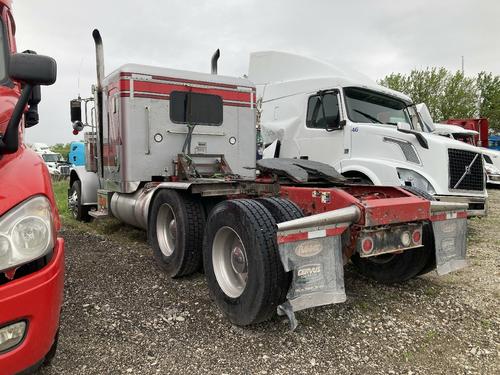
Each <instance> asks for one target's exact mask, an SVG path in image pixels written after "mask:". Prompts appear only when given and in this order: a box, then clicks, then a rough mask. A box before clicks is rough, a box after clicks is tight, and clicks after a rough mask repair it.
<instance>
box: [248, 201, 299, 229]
mask: <svg viewBox="0 0 500 375" xmlns="http://www.w3.org/2000/svg"><path fill="white" fill-rule="evenodd" d="M256 201H257V202H259V203H261V204H262V205H263V206H264V207H265V208H266V209H267V210H268V211H269V212H270V213H271V215H272V216H273V218H274V220H275V221H276V223H282V222H284V221H289V220H294V219H299V218H301V217H304V213H303V212H302V210H301V209H300V208H299V206H297V205H296V204H295V203H293V202H292V201H290V200H288V199H283V198H274V197H272V198H262V199H256Z"/></svg>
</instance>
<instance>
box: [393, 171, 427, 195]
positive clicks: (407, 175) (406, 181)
mask: <svg viewBox="0 0 500 375" xmlns="http://www.w3.org/2000/svg"><path fill="white" fill-rule="evenodd" d="M397 171H398V177H399V180H400V181H401V185H403V186H412V187H416V188H417V189H420V190H423V191H426V192H428V193H429V194H436V191H435V190H434V188H433V187H432V185H431V183H430V182H429V181H428V180H427V179H426V178H425V177H424V176H422V175H421V174H420V173H417V172H415V171H412V170H411V169H404V168H397Z"/></svg>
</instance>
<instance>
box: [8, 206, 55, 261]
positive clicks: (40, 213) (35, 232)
mask: <svg viewBox="0 0 500 375" xmlns="http://www.w3.org/2000/svg"><path fill="white" fill-rule="evenodd" d="M53 247H54V221H53V218H52V210H51V206H50V202H49V200H48V199H47V198H45V197H44V196H36V197H33V198H30V199H28V200H26V201H25V202H23V203H21V204H20V205H18V206H17V207H15V208H13V209H12V210H10V211H9V212H8V213H6V214H5V215H4V216H3V217H1V218H0V271H3V270H7V269H9V268H14V267H19V266H21V265H23V264H25V263H29V262H31V261H32V260H35V259H38V258H41V257H42V256H44V255H45V254H47V253H48V252H49V251H50V250H51V249H52V248H53Z"/></svg>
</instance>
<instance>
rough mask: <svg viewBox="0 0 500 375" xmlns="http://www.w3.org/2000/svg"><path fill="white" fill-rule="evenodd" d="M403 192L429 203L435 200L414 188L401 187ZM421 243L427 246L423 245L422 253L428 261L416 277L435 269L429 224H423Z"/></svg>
mask: <svg viewBox="0 0 500 375" xmlns="http://www.w3.org/2000/svg"><path fill="white" fill-rule="evenodd" d="M403 188H404V189H405V190H408V191H409V192H410V193H412V194H415V195H416V196H419V197H422V198H425V199H427V200H429V201H435V200H436V198H434V197H433V196H432V195H431V194H429V193H428V192H426V191H425V190H422V189H419V188H416V187H414V186H403ZM422 243H423V244H427V245H424V246H425V249H424V251H425V252H427V253H428V254H427V256H428V257H429V259H427V263H426V264H425V266H424V267H423V268H422V269H421V270H420V271H419V273H418V274H417V276H420V275H425V274H426V273H429V272H431V271H433V270H434V269H436V256H435V255H434V233H433V232H432V224H431V223H425V224H424V227H423V228H422Z"/></svg>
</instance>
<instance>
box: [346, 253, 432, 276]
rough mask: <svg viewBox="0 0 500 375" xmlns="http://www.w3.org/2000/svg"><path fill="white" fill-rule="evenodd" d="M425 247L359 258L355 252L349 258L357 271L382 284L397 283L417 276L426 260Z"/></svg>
mask: <svg viewBox="0 0 500 375" xmlns="http://www.w3.org/2000/svg"><path fill="white" fill-rule="evenodd" d="M428 258H429V257H428V254H427V253H426V252H425V249H421V248H416V249H412V250H406V251H404V252H402V253H400V254H382V255H379V256H375V257H369V258H361V257H360V256H359V254H357V253H355V254H354V255H353V256H352V257H351V260H352V262H353V264H354V266H355V267H356V269H357V270H358V272H359V273H360V274H361V275H363V276H365V277H368V278H370V279H373V280H375V281H377V282H379V283H383V284H397V283H402V282H405V281H407V280H410V279H412V278H414V277H415V276H417V275H418V274H419V272H420V271H421V270H422V269H423V268H424V267H425V265H426V263H427V261H428Z"/></svg>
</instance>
